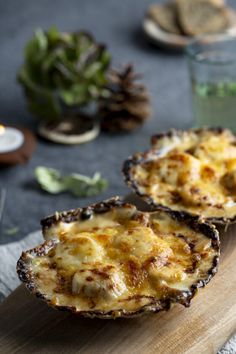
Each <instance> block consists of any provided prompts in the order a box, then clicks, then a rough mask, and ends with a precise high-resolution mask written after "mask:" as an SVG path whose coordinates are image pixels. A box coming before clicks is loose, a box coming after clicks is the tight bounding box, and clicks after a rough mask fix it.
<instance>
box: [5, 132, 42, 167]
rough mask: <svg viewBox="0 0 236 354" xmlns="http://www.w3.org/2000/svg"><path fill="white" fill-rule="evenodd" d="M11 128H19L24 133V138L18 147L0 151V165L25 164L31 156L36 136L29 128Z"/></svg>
mask: <svg viewBox="0 0 236 354" xmlns="http://www.w3.org/2000/svg"><path fill="white" fill-rule="evenodd" d="M12 128H17V129H19V130H20V131H21V132H22V133H23V134H24V138H25V140H24V143H23V144H22V146H21V147H20V148H19V149H17V150H15V151H11V152H6V153H0V165H17V164H25V163H26V162H27V161H28V160H29V159H30V158H31V156H32V154H33V152H34V149H35V146H36V137H35V136H34V134H33V133H31V132H30V130H28V129H27V128H21V127H12Z"/></svg>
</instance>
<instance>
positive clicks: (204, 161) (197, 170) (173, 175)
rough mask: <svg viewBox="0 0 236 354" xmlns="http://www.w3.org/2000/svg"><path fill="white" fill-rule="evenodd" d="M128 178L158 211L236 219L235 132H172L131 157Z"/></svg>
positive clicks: (126, 165) (126, 170) (224, 220)
mask: <svg viewBox="0 0 236 354" xmlns="http://www.w3.org/2000/svg"><path fill="white" fill-rule="evenodd" d="M123 172H124V176H125V180H126V182H127V184H128V186H130V187H131V188H132V189H133V190H134V191H135V192H136V193H137V194H138V195H139V196H140V197H142V198H143V199H144V200H145V201H146V202H148V203H149V204H150V205H151V206H153V207H154V208H155V209H158V210H159V209H163V210H175V211H181V212H186V213H189V214H194V215H199V216H202V217H204V218H206V219H207V220H208V221H211V222H214V223H222V224H226V223H230V222H234V221H235V220H236V137H235V135H233V133H231V132H230V131H229V130H226V129H220V128H215V129H214V128H211V129H210V128H208V129H198V130H189V131H175V130H172V131H170V132H167V133H163V134H159V135H155V136H153V137H152V148H151V149H150V150H149V151H148V152H144V153H137V154H136V155H134V156H132V157H130V158H129V159H128V160H126V161H125V163H124V166H123Z"/></svg>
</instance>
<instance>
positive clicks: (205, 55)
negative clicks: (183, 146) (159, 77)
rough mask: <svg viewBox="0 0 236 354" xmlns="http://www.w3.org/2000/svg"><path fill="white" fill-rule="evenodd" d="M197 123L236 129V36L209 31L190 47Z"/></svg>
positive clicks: (189, 53)
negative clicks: (208, 33)
mask: <svg viewBox="0 0 236 354" xmlns="http://www.w3.org/2000/svg"><path fill="white" fill-rule="evenodd" d="M185 52H186V56H187V60H188V66H189V72H190V79H191V86H192V105H193V116H194V126H195V127H202V126H214V127H225V128H230V129H232V130H233V131H234V132H236V37H233V36H229V35H205V36H202V37H198V38H196V39H194V40H193V41H191V42H190V43H189V45H188V46H187V48H186V51H185Z"/></svg>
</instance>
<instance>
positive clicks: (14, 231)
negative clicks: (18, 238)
mask: <svg viewBox="0 0 236 354" xmlns="http://www.w3.org/2000/svg"><path fill="white" fill-rule="evenodd" d="M18 232H19V227H17V226H15V227H11V228H9V229H7V230H5V231H4V233H5V234H6V235H9V236H13V235H15V234H17V233H18Z"/></svg>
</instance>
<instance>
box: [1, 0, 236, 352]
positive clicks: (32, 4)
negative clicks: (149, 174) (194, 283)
mask: <svg viewBox="0 0 236 354" xmlns="http://www.w3.org/2000/svg"><path fill="white" fill-rule="evenodd" d="M152 2H153V1H152V0H126V1H123V2H122V1H117V0H99V1H96V0H87V1H85V0H84V1H83V0H70V1H68V0H67V1H66V0H57V1H50V0H41V1H37V2H36V1H30V0H21V1H14V0H8V1H7V2H6V1H4V0H0V38H1V41H0V44H1V55H0V122H2V123H4V124H19V125H22V126H26V127H28V128H30V129H32V130H33V131H36V127H37V121H36V120H35V119H34V118H33V117H32V116H31V115H30V113H29V112H28V111H27V109H26V105H25V100H24V96H23V93H22V90H21V88H20V87H19V85H18V84H17V82H16V74H17V71H18V69H19V67H20V65H21V63H22V60H23V48H24V45H25V42H26V41H27V40H28V39H29V38H30V37H31V35H32V32H33V30H34V29H35V28H37V27H42V28H45V29H46V28H48V27H49V26H51V25H56V26H57V27H58V29H60V30H62V31H71V30H79V29H86V30H89V31H92V32H93V33H94V35H95V36H96V38H97V40H99V41H102V42H104V43H106V44H107V45H108V48H109V50H110V51H111V53H112V55H113V66H118V65H120V64H125V63H134V65H135V68H136V70H137V71H138V72H141V73H143V81H144V82H145V83H146V85H147V86H148V89H149V91H150V95H151V98H152V107H153V115H152V119H151V120H150V121H149V122H148V123H147V124H146V125H145V126H144V127H143V128H141V129H140V130H138V131H137V132H135V133H134V134H132V135H119V136H109V135H105V134H101V135H100V136H99V137H98V139H96V140H95V141H93V142H91V143H88V144H84V145H81V146H74V147H66V146H60V145H54V144H51V143H49V142H46V141H42V140H39V141H38V145H37V149H36V151H35V154H34V156H33V158H32V159H31V161H30V162H29V163H28V164H27V165H25V166H16V167H11V168H5V169H1V170H0V186H1V187H5V188H6V189H7V202H6V206H5V211H4V218H3V223H2V226H1V234H0V259H1V268H0V299H3V298H4V297H5V296H6V295H8V294H9V292H10V291H12V290H13V289H14V288H15V287H16V286H17V285H18V280H17V278H16V275H15V262H16V260H17V257H18V256H19V254H20V252H21V250H22V249H25V248H27V247H31V246H33V245H35V244H37V243H38V242H39V241H40V239H41V236H40V233H38V232H37V233H34V234H30V235H29V233H31V232H32V231H34V230H38V229H39V220H40V219H41V218H43V217H44V216H46V215H48V214H50V213H53V212H54V211H55V210H59V211H60V210H66V209H71V208H76V207H78V206H83V205H84V206H85V205H87V204H89V203H91V202H94V201H97V200H101V199H104V198H107V197H110V196H113V195H125V194H127V192H128V189H127V187H126V186H125V184H124V182H123V179H122V176H121V166H122V161H123V160H124V159H125V158H126V157H127V156H129V155H130V154H132V153H134V152H136V151H141V150H144V149H147V148H148V146H149V139H150V135H152V134H153V133H156V132H160V131H162V130H167V129H170V128H187V127H190V126H191V124H192V119H191V116H192V113H191V104H190V85H189V81H188V73H187V65H186V62H185V59H184V56H183V55H182V54H176V53H173V52H167V51H163V50H161V49H159V48H157V47H154V46H152V45H150V44H148V42H147V41H146V39H145V38H144V36H143V34H142V31H141V27H140V23H141V19H142V16H143V14H144V12H145V9H146V8H147V6H148V5H149V4H150V3H152ZM157 2H158V1H157ZM229 3H230V4H231V5H232V6H235V7H236V4H235V3H234V1H233V0H232V1H229ZM38 165H45V166H50V167H54V168H58V169H60V170H62V171H63V172H65V173H67V172H79V173H83V174H88V175H92V174H93V173H94V172H95V171H100V172H101V173H102V174H103V175H104V176H105V177H106V178H107V179H108V180H109V188H108V190H107V191H106V192H104V193H103V194H102V195H100V196H98V197H97V198H88V199H76V198H74V197H72V196H70V195H68V194H63V195H61V196H50V195H48V194H46V193H43V192H40V190H39V189H38V188H37V186H36V184H35V182H34V169H35V167H36V166H38ZM15 226H17V227H19V232H18V233H17V234H16V235H14V236H9V235H6V230H7V229H9V228H11V227H15ZM235 348H236V347H234V346H233V345H231V344H228V349H227V348H226V349H225V350H224V353H236V349H235ZM163 353H164V350H163Z"/></svg>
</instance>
